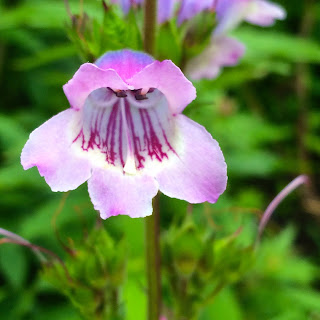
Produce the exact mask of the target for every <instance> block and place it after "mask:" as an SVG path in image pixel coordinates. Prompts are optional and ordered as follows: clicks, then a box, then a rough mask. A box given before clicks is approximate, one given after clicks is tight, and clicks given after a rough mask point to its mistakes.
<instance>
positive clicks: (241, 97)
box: [0, 0, 320, 320]
mask: <svg viewBox="0 0 320 320" xmlns="http://www.w3.org/2000/svg"><path fill="white" fill-rule="evenodd" d="M70 2H71V5H72V8H73V10H77V9H76V8H78V2H77V1H76V0H74V1H70ZM279 2H280V3H281V4H282V5H283V6H284V7H285V8H286V10H287V12H288V18H287V20H286V21H284V22H278V23H277V24H276V26H274V27H272V28H269V29H262V28H256V27H253V26H249V25H243V26H242V27H241V28H239V29H238V30H237V31H236V32H235V35H236V36H237V37H238V38H239V39H240V40H242V41H243V42H244V43H245V44H246V46H247V53H246V55H245V57H244V58H243V59H242V61H241V63H240V65H239V66H237V67H234V68H229V69H225V70H224V72H223V73H222V75H221V76H220V77H219V78H218V79H216V80H212V81H208V80H203V81H200V82H198V83H195V85H196V87H197V91H198V99H197V100H196V101H195V102H194V103H193V104H192V105H190V106H189V107H188V108H187V109H186V111H185V113H186V114H187V115H188V116H190V117H191V118H193V119H194V120H196V121H198V122H199V123H201V124H203V125H204V126H206V128H207V129H208V130H209V131H210V132H211V133H212V135H213V136H214V137H215V138H216V139H217V140H218V141H219V143H220V146H221V148H222V150H223V151H224V154H225V158H226V161H227V164H228V170H229V171H228V175H229V180H228V189H227V191H226V192H225V194H224V195H223V196H222V197H221V198H220V199H219V201H218V203H217V204H216V205H208V204H204V205H195V206H192V207H191V206H188V205H187V204H186V203H184V202H182V201H179V200H174V199H169V198H166V197H164V196H162V197H161V210H162V217H161V219H162V221H161V224H162V229H163V232H164V233H165V231H166V230H167V229H168V226H169V224H170V223H171V222H172V221H174V222H176V223H178V222H179V221H181V220H182V218H183V217H184V216H185V214H186V212H187V211H188V212H192V215H193V216H197V217H199V220H202V221H200V222H199V223H200V224H201V223H202V224H203V223H209V224H210V226H211V227H212V229H213V230H214V231H215V232H216V234H217V235H219V234H224V235H227V234H232V233H234V232H236V230H238V228H239V227H240V226H242V228H243V229H242V232H241V238H239V241H243V243H246V242H247V243H248V242H250V241H252V239H254V237H255V235H256V231H257V221H258V217H257V216H259V215H260V214H261V213H262V212H263V210H264V209H265V208H266V206H267V205H268V203H269V202H270V201H271V200H272V198H273V197H274V196H275V195H276V194H277V193H278V192H279V191H280V190H281V189H282V188H283V187H284V186H285V185H286V184H287V183H288V182H289V181H291V180H292V179H293V178H294V177H295V176H297V175H298V174H300V173H307V174H308V175H309V176H310V178H311V184H310V186H308V187H305V188H303V189H301V190H300V192H296V193H295V194H294V195H291V196H290V197H288V198H287V199H286V200H285V202H284V203H283V204H282V205H281V206H280V207H279V208H278V209H277V213H276V215H275V216H274V217H273V219H272V222H271V223H270V225H269V227H268V230H267V232H266V233H265V234H264V237H263V241H262V243H261V245H260V247H259V250H258V253H257V261H256V263H255V264H254V265H253V267H252V268H250V269H249V270H248V272H246V273H245V275H244V276H242V277H241V279H240V280H239V281H237V282H235V283H234V284H231V285H229V286H227V287H226V288H225V289H224V290H223V291H221V293H220V294H219V295H218V296H217V297H216V299H215V300H214V301H213V302H212V303H210V304H209V307H207V308H206V309H205V310H204V312H203V315H202V316H201V320H206V319H217V320H220V319H230V320H238V319H239V320H240V319H246V320H247V319H259V320H260V319H262V320H263V319H266V320H303V319H312V320H316V319H320V292H319V286H320V282H319V275H320V273H319V271H320V269H319V267H320V232H319V227H320V225H319V221H320V199H319V188H320V185H319V181H320V180H319V178H320V171H319V170H320V169H319V156H320V135H319V133H320V110H319V107H318V101H319V98H320V76H319V75H320V69H319V63H320V41H319V39H320V3H319V2H317V1H316V0H314V1H313V0H305V1H298V0H292V1H290V2H288V1H284V0H282V1H279ZM100 5H101V3H100V2H99V1H94V0H91V1H89V0H87V1H86V2H85V8H86V10H87V11H88V12H89V13H92V14H93V15H97V16H98V15H99V10H100ZM100 11H101V10H100ZM0 17H1V18H0V96H1V98H0V106H1V114H0V166H1V168H0V208H1V215H0V226H1V227H2V228H6V229H8V230H11V231H13V232H15V233H17V234H19V235H21V236H23V237H24V238H26V239H28V240H29V241H31V242H33V243H36V244H38V245H41V246H42V247H45V248H48V249H50V250H52V251H53V252H55V253H57V254H58V255H59V256H61V257H62V258H64V257H66V255H67V254H66V252H65V251H64V250H63V248H62V246H61V244H60V242H59V239H58V238H57V235H56V232H55V229H56V230H58V233H59V234H60V240H62V241H63V242H64V243H68V244H69V245H71V244H73V243H78V242H81V241H82V239H83V237H84V234H85V232H86V231H88V230H91V229H92V228H93V227H94V225H95V224H96V220H97V213H96V212H95V211H94V210H93V207H92V204H91V202H90V200H89V196H88V194H87V187H86V185H83V186H81V187H80V188H78V189H77V190H75V191H72V192H70V193H67V194H61V193H52V192H51V190H50V189H49V187H48V186H47V185H46V183H45V181H44V179H43V178H41V177H40V176H39V174H38V172H37V169H36V168H33V169H31V170H29V171H26V172H25V171H24V170H23V169H22V167H21V165H20V153H21V149H22V147H23V145H24V143H25V142H26V140H27V138H28V135H29V133H30V132H31V131H32V130H33V129H35V128H36V127H38V126H39V125H40V124H42V123H43V122H44V121H45V120H47V119H48V118H50V117H51V116H53V115H55V114H56V113H58V112H59V111H62V110H64V109H65V108H67V107H68V101H67V99H66V97H65V96H64V94H63V91H62V89H61V87H62V85H63V84H64V83H66V82H67V81H68V80H69V79H70V78H71V77H72V75H73V73H74V72H75V70H76V69H77V68H78V66H79V65H80V63H82V61H81V60H80V58H79V56H78V55H77V50H76V48H75V47H74V45H73V44H72V43H71V42H70V41H69V39H68V38H67V35H66V32H65V28H64V27H65V23H66V21H67V20H68V16H67V14H66V11H65V7H64V5H63V2H62V1H60V0H46V1H43V0H0ZM163 37H164V39H162V41H164V43H166V42H165V41H166V40H165V35H163ZM54 217H55V218H56V219H54ZM54 220H56V228H54V226H53V223H52V221H54ZM103 226H104V228H105V229H106V230H107V231H108V232H109V234H110V235H112V236H113V237H114V238H115V239H120V238H121V237H123V236H125V238H126V239H127V240H128V244H129V245H128V247H127V248H126V256H127V269H128V276H127V279H126V282H125V287H124V290H123V292H122V295H123V300H124V302H125V305H126V310H127V311H126V314H127V316H126V319H128V320H136V319H144V317H145V312H146V295H145V292H144V283H145V278H144V277H145V276H144V268H145V266H144V263H145V262H144V237H143V219H130V218H128V217H113V218H110V219H108V220H107V221H105V222H103ZM240 239H241V240H240ZM106 254H107V253H106ZM40 270H41V265H40V263H39V262H38V260H37V259H36V258H35V257H34V256H33V254H32V253H31V252H30V251H29V250H28V249H26V248H22V247H19V246H16V245H10V244H3V245H1V246H0V284H1V287H0V318H1V319H7V320H11V319H12V320H17V319H32V320H37V319H39V320H40V319H47V320H51V319H52V320H53V319H59V320H64V319H65V320H73V319H74V320H75V319H80V316H79V315H78V313H77V312H76V310H75V309H74V308H73V306H72V305H71V304H70V302H69V301H68V300H67V299H66V298H65V297H64V296H63V295H62V294H61V293H59V291H57V289H56V288H55V287H54V286H53V285H52V284H50V283H49V282H47V281H46V280H45V279H44V278H43V277H41V276H40V273H39V272H40ZM235 280H237V279H235ZM231 282H232V281H231ZM165 294H166V292H165ZM165 299H166V297H165Z"/></svg>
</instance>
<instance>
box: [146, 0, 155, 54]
mask: <svg viewBox="0 0 320 320" xmlns="http://www.w3.org/2000/svg"><path fill="white" fill-rule="evenodd" d="M156 27H157V0H146V1H145V5H144V35H143V45H144V51H145V52H147V53H149V54H151V55H154V54H155V48H156Z"/></svg>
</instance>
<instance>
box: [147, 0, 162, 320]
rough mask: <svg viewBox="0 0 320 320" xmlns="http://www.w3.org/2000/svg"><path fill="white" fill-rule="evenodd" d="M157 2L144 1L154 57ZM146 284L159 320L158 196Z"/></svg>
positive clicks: (151, 319)
mask: <svg viewBox="0 0 320 320" xmlns="http://www.w3.org/2000/svg"><path fill="white" fill-rule="evenodd" d="M156 20H157V0H145V5H144V36H143V39H144V50H145V51H146V52H147V53H149V54H151V55H154V53H155V48H156ZM145 222H146V223H145V228H146V230H145V233H146V259H147V282H148V320H159V318H160V311H161V276H160V212H159V195H157V196H156V197H155V198H154V200H153V214H152V215H151V216H150V217H147V218H146V219H145Z"/></svg>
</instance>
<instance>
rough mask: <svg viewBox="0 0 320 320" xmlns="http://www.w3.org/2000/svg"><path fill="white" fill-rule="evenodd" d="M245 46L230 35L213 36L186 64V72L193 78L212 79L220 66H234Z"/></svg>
mask: <svg viewBox="0 0 320 320" xmlns="http://www.w3.org/2000/svg"><path fill="white" fill-rule="evenodd" d="M244 52H245V46H244V45H243V44H242V43H241V42H239V41H238V40H236V39H234V38H232V37H214V38H213V39H212V41H211V44H210V45H209V46H208V47H207V48H205V49H204V50H203V51H202V52H201V53H200V54H199V55H198V56H196V57H194V58H193V59H191V60H190V61H189V62H188V63H187V65H186V74H187V75H188V76H189V77H190V78H191V79H193V80H200V79H203V78H207V79H214V78H216V77H218V76H219V74H220V72H221V69H222V67H225V66H235V65H237V64H238V61H239V59H240V58H241V57H242V56H243V54H244Z"/></svg>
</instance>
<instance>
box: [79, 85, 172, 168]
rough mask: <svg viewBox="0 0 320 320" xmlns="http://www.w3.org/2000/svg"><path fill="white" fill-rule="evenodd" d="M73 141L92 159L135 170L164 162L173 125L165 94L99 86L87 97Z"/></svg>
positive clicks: (154, 90)
mask: <svg viewBox="0 0 320 320" xmlns="http://www.w3.org/2000/svg"><path fill="white" fill-rule="evenodd" d="M80 112H82V117H81V121H80V123H79V128H78V131H77V133H78V134H77V135H76V137H75V139H74V140H73V143H74V144H75V145H77V146H80V148H81V149H82V151H85V152H88V153H89V154H90V156H92V157H93V161H95V163H97V162H98V161H99V162H100V163H101V164H102V165H106V164H108V165H112V166H115V167H117V168H119V169H121V170H123V171H124V172H126V173H127V174H136V173H137V172H138V171H140V170H142V169H149V168H151V167H154V166H155V165H157V164H159V163H161V162H163V161H164V160H165V159H167V158H168V157H169V154H170V153H173V154H174V153H175V152H174V148H173V142H174V136H175V130H174V129H175V128H174V125H173V116H172V115H171V113H170V110H169V106H168V102H167V100H166V98H165V96H164V95H163V94H162V93H161V92H160V91H159V90H157V89H153V88H151V89H150V88H144V89H139V90H126V91H124V90H112V89H110V88H101V89H98V90H95V91H94V92H92V93H91V94H90V95H89V97H88V98H87V100H86V102H85V105H84V108H83V110H82V111H80Z"/></svg>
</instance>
